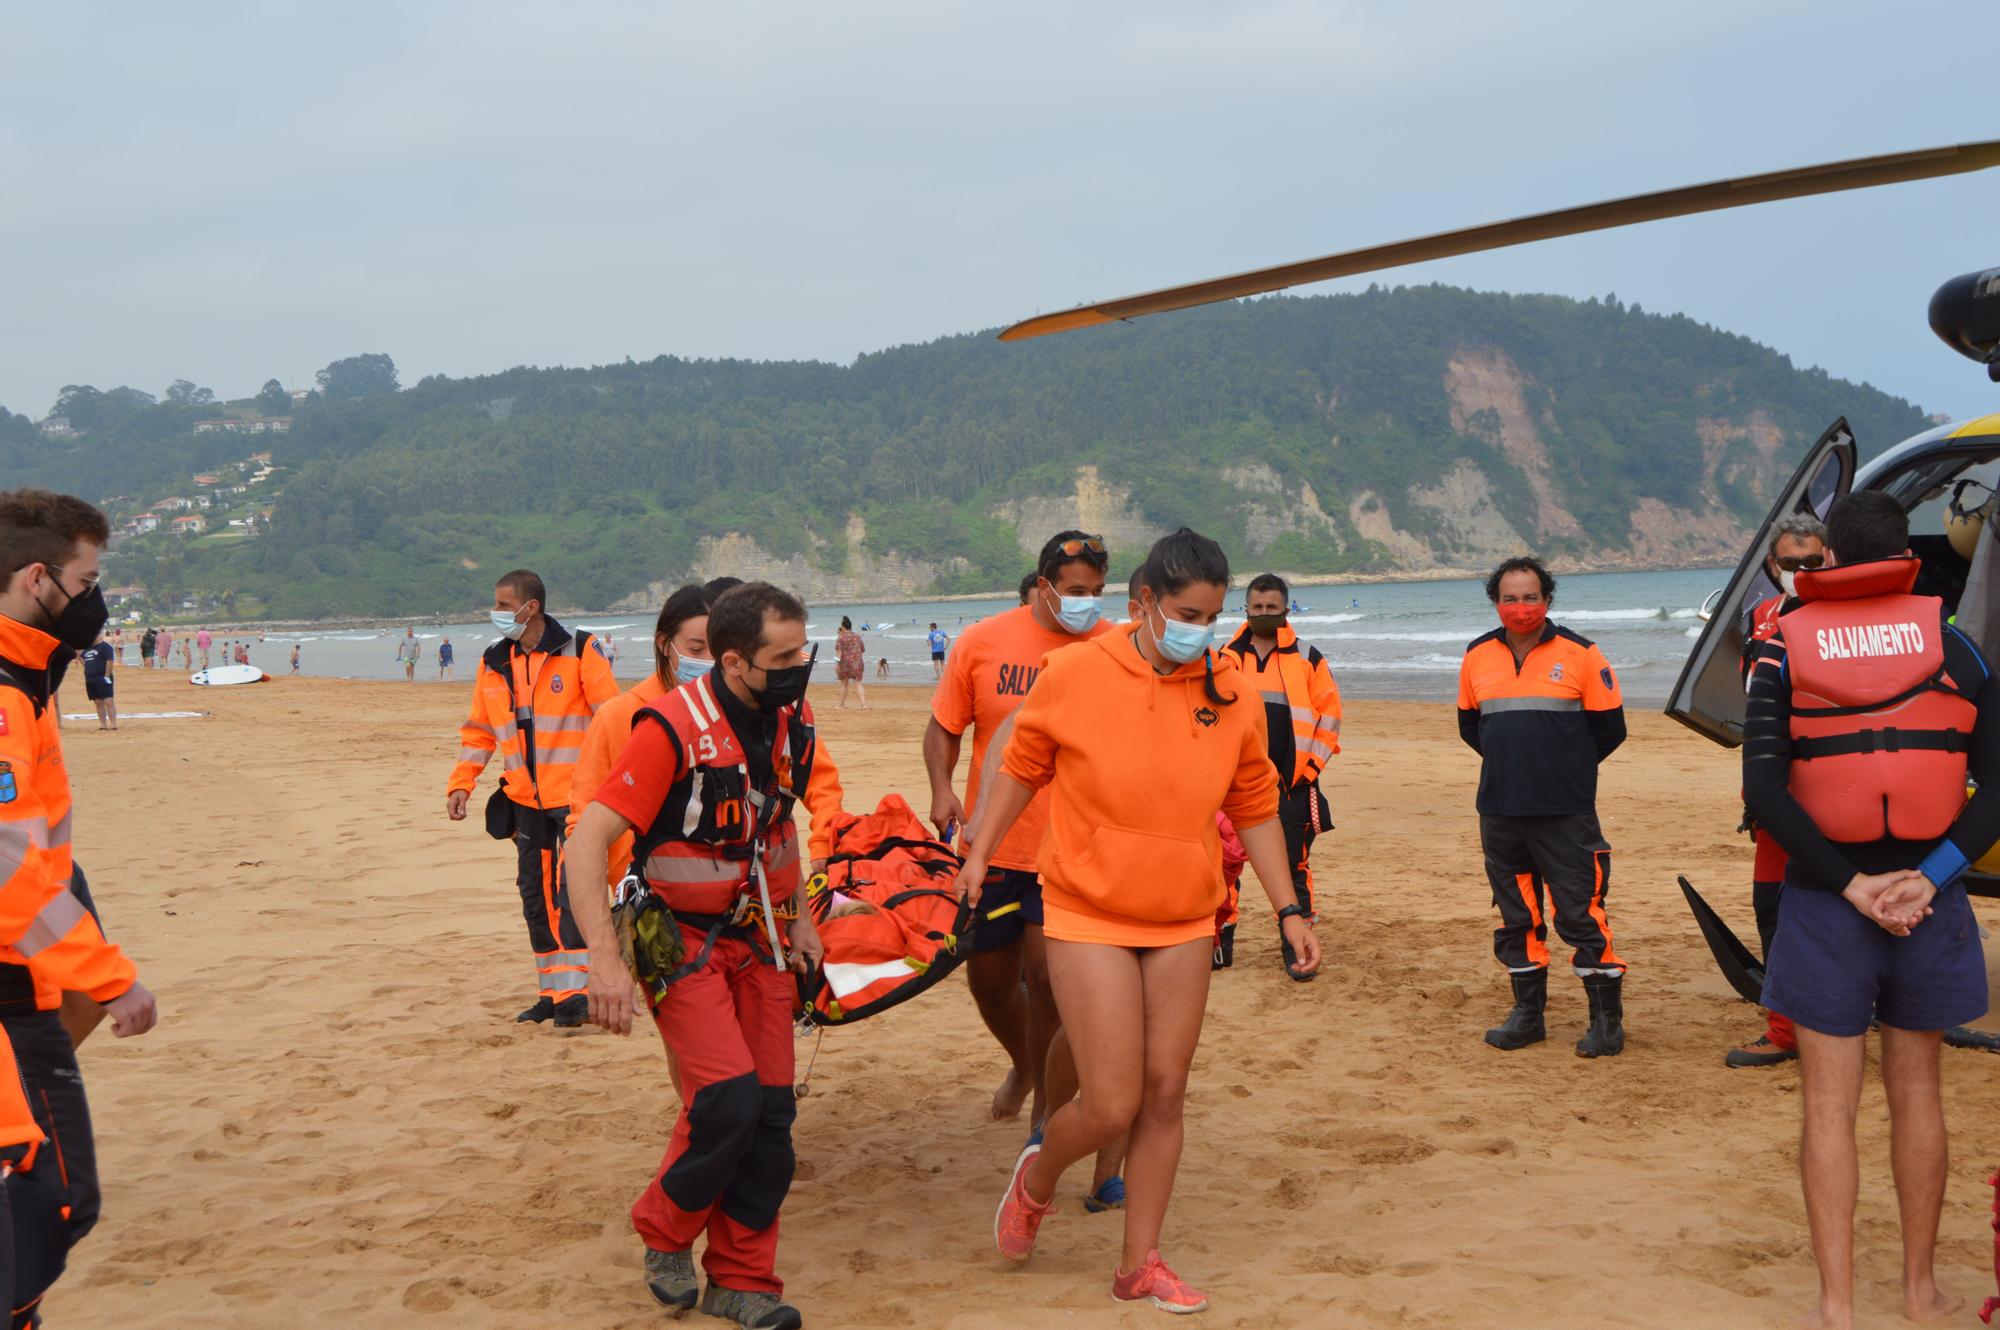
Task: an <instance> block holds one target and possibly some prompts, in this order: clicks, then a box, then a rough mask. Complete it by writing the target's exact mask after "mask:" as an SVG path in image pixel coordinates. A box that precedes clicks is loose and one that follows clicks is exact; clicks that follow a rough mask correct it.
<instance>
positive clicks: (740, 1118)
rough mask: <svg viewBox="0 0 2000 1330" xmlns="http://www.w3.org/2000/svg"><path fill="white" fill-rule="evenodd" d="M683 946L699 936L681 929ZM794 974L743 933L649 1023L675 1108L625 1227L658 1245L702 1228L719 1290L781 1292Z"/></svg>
mask: <svg viewBox="0 0 2000 1330" xmlns="http://www.w3.org/2000/svg"><path fill="white" fill-rule="evenodd" d="M681 932H682V935H683V937H684V938H685V940H686V943H687V948H688V954H689V955H690V956H692V955H694V954H695V953H696V952H697V951H699V950H700V948H701V945H702V943H703V941H704V939H705V938H706V936H707V935H706V933H705V932H701V931H697V930H696V929H693V928H690V927H686V926H683V927H682V930H681ZM792 996H793V984H792V976H791V974H790V972H788V971H781V970H777V969H774V968H772V965H771V962H770V960H769V959H768V958H766V957H764V956H762V955H761V954H759V953H758V952H756V951H754V950H753V949H752V948H751V946H750V944H749V943H748V942H746V941H744V940H742V939H740V938H732V937H723V938H718V939H717V940H716V943H715V949H714V952H713V953H712V954H711V955H710V957H709V960H708V964H707V965H704V966H703V967H702V968H701V969H699V970H697V971H695V972H694V973H693V974H690V975H688V976H687V977H685V978H683V979H679V980H677V981H675V982H674V983H673V984H672V985H671V986H669V987H668V989H667V991H666V996H665V997H664V998H662V999H661V1000H660V1004H659V1006H658V1007H657V1008H655V1009H654V1012H653V1023H654V1024H655V1025H657V1026H658V1027H659V1030H660V1038H661V1039H663V1040H665V1041H666V1045H667V1048H668V1049H669V1050H670V1051H671V1052H672V1053H673V1055H674V1059H675V1061H676V1064H677V1065H678V1067H679V1068H680V1080H679V1084H678V1085H677V1087H676V1088H677V1089H678V1090H679V1091H680V1097H681V1111H680V1116H679V1117H678V1118H676V1119H675V1120H674V1134H673V1139H672V1141H671V1142H670V1143H669V1144H668V1146H667V1156H666V1158H665V1159H663V1160H662V1161H661V1162H660V1171H659V1173H658V1174H657V1175H655V1177H654V1179H653V1183H652V1185H651V1186H649V1187H647V1188H646V1190H645V1192H644V1193H643V1194H642V1195H641V1196H640V1197H639V1199H638V1201H637V1202H635V1203H634V1204H633V1206H632V1227H633V1228H635V1229H637V1230H638V1232H639V1236H640V1237H641V1238H643V1239H644V1240H645V1243H646V1246H648V1247H649V1248H651V1249H652V1250H654V1251H688V1250H691V1249H692V1248H693V1247H694V1240H695V1238H697V1237H698V1236H700V1235H701V1234H703V1233H706V1234H708V1250H707V1252H706V1253H705V1254H704V1255H703V1256H702V1262H701V1264H702V1268H703V1269H704V1270H706V1271H707V1272H708V1277H709V1280H710V1281H711V1282H713V1283H716V1284H720V1285H722V1286H723V1287H724V1288H734V1289H743V1290H746V1291H749V1292H764V1293H782V1292H784V1287H785V1286H784V1283H783V1281H781V1280H780V1279H779V1278H778V1277H777V1274H776V1269H777V1260H778V1209H779V1207H780V1206H782V1205H783V1204H784V1201H785V1193H786V1192H788V1191H789V1190H791V1185H792V1162H793V1160H792V1119H793V1118H794V1117H795V1116H796V1114H797V1111H798V1104H797V1101H796V1100H795V1099H794V1098H793V1095H792V1065H793V1064H792Z"/></svg>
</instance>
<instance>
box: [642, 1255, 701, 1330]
mask: <svg viewBox="0 0 2000 1330" xmlns="http://www.w3.org/2000/svg"><path fill="white" fill-rule="evenodd" d="M646 1291H647V1292H648V1293H651V1294H652V1295H653V1301H655V1302H657V1303H659V1304H660V1305H661V1306H662V1307H665V1308H666V1309H667V1310H669V1311H671V1312H673V1313H674V1314H675V1315H676V1316H678V1315H680V1314H681V1313H682V1312H685V1311H693V1310H694V1303H695V1298H696V1297H697V1296H698V1295H699V1294H700V1293H701V1281H700V1280H698V1279H696V1278H695V1277H694V1253H693V1252H692V1251H654V1250H653V1249H652V1248H651V1247H648V1248H646Z"/></svg>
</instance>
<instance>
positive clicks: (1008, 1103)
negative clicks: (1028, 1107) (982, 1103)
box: [992, 1067, 1031, 1122]
mask: <svg viewBox="0 0 2000 1330" xmlns="http://www.w3.org/2000/svg"><path fill="white" fill-rule="evenodd" d="M1030 1088H1031V1087H1030V1086H1029V1084H1028V1078H1027V1077H1026V1076H1024V1075H1022V1074H1021V1069H1020V1068H1019V1067H1016V1068H1014V1069H1013V1070H1012V1071H1010V1072H1008V1073H1007V1079H1006V1080H1004V1081H1002V1082H1000V1088H999V1089H997V1090H995V1091H994V1092H993V1110H992V1112H993V1120H994V1121H995V1122H1005V1121H1006V1120H1007V1119H1009V1118H1018V1117H1020V1116H1021V1105H1023V1104H1025V1103H1027V1102H1028V1090H1029V1089H1030Z"/></svg>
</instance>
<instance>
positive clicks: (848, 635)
mask: <svg viewBox="0 0 2000 1330" xmlns="http://www.w3.org/2000/svg"><path fill="white" fill-rule="evenodd" d="M867 664H868V643H867V642H865V641H864V640H862V637H861V634H859V633H857V632H855V631H854V620H852V619H850V618H848V617H847V616H846V615H845V614H843V615H841V616H840V631H839V632H837V633H835V634H834V635H833V677H834V678H836V679H838V680H839V681H840V705H841V708H842V709H843V710H844V709H846V707H847V688H848V685H849V684H852V685H853V686H854V695H855V696H856V697H857V698H859V699H860V700H861V709H862V710H863V711H866V710H867V709H868V690H867V687H866V686H865V685H864V684H863V683H862V682H861V680H862V677H863V676H864V675H866V674H867V673H868V668H867Z"/></svg>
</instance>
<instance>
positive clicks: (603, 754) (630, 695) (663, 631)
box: [565, 582, 843, 890]
mask: <svg viewBox="0 0 2000 1330" xmlns="http://www.w3.org/2000/svg"><path fill="white" fill-rule="evenodd" d="M731 585H741V583H740V582H732V583H731ZM727 589H728V588H727V587H725V588H724V590H727ZM714 601H715V597H714V596H711V595H710V594H709V593H708V590H707V588H706V587H699V586H695V585H693V584H692V583H690V584H689V585H687V586H684V587H681V588H680V589H679V590H677V591H675V592H674V594H673V595H671V596H668V597H667V603H666V604H665V605H663V606H661V607H660V617H659V619H658V620H657V621H655V622H654V624H653V672H652V673H651V674H649V675H647V676H646V677H645V678H643V679H641V680H639V682H637V683H635V684H633V685H632V686H631V687H630V688H628V689H626V690H625V691H624V692H622V693H620V694H619V695H618V696H616V697H614V698H612V699H611V700H610V701H609V702H606V703H605V704H604V705H603V706H601V707H599V708H598V709H597V714H596V715H595V716H594V717H592V718H591V721H590V728H589V729H588V730H585V731H584V733H583V752H582V753H581V754H579V755H578V757H577V759H576V770H575V771H574V772H572V773H571V775H570V810H569V828H568V831H569V834H570V835H575V834H576V824H577V823H578V822H579V821H581V820H582V818H583V810H584V808H585V807H586V806H587V805H588V804H589V803H590V800H591V798H592V796H594V795H595V794H596V793H597V787H598V786H600V785H602V784H603V783H604V777H605V775H606V774H607V773H608V772H609V771H610V770H611V767H612V764H613V763H615V762H616V761H617V760H618V755H619V754H620V753H622V752H624V751H625V742H626V740H628V739H630V738H631V737H632V721H633V718H634V717H635V716H637V715H638V713H639V709H640V708H641V707H645V706H650V705H651V704H653V703H655V702H657V701H659V700H660V699H661V698H663V697H665V696H666V695H667V694H668V693H670V692H672V691H673V690H674V689H675V688H678V687H679V686H680V685H682V684H684V683H693V682H694V681H695V680H696V679H699V678H701V677H702V676H703V675H705V674H707V673H708V672H709V671H710V670H712V669H713V668H714V667H715V661H714V659H713V658H712V657H710V655H709V654H708V608H709V606H710V605H711V604H713V603H714ZM842 797H843V791H842V790H841V787H840V772H839V770H838V769H837V768H836V767H835V766H834V765H833V759H832V758H831V757H829V756H828V755H827V752H826V748H825V746H824V745H821V746H820V748H819V749H818V750H817V751H816V752H815V754H814V756H813V765H812V779H811V780H810V781H809V782H808V783H807V785H806V796H805V805H806V809H807V811H809V812H810V813H811V814H812V832H811V835H810V836H809V837H808V838H807V851H808V853H810V854H811V856H812V868H813V871H814V872H815V873H817V872H820V871H821V870H822V869H824V868H825V867H826V860H827V858H828V856H829V855H831V854H832V853H833V830H832V828H833V823H834V819H835V818H836V817H838V816H839V815H840V812H841V799H842ZM631 866H632V837H631V835H630V834H627V835H624V836H620V837H619V838H618V839H617V840H616V841H614V842H613V843H612V846H611V857H610V867H609V874H610V876H609V878H608V880H607V882H606V885H607V886H614V887H615V886H617V885H618V883H620V882H622V881H624V880H625V874H626V872H627V871H628V870H629V869H630V868H631ZM567 889H568V884H567V883H565V890H567Z"/></svg>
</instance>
